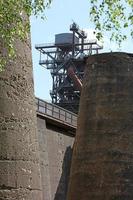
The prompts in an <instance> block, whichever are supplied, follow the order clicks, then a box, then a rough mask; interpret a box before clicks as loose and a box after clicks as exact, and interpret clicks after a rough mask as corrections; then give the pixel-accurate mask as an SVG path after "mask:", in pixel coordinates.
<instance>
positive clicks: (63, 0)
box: [31, 0, 132, 100]
mask: <svg viewBox="0 0 133 200" xmlns="http://www.w3.org/2000/svg"><path fill="white" fill-rule="evenodd" d="M45 16H46V20H41V19H40V18H37V19H36V18H35V17H31V41H32V60H33V69H34V84H35V95H36V96H37V97H40V98H42V99H45V100H50V99H51V98H50V95H49V90H50V89H52V79H51V75H50V72H49V70H47V69H44V68H42V67H41V66H39V64H38V62H39V52H38V51H37V50H36V49H35V44H40V43H49V42H50V43H52V42H54V36H55V34H57V33H64V32H69V26H70V24H72V22H73V21H75V22H76V23H77V24H78V25H79V26H80V28H81V29H94V26H93V24H92V23H91V22H90V20H89V1H88V0H53V3H52V5H51V7H50V8H49V9H47V10H46V11H45ZM126 35H129V33H128V32H127V33H126ZM104 41H105V42H104V49H103V51H102V52H108V51H110V50H112V51H117V50H118V47H117V46H116V44H115V43H111V44H110V41H109V34H106V35H104ZM121 51H125V52H132V40H131V38H130V37H129V39H128V40H127V41H125V42H123V44H122V48H121Z"/></svg>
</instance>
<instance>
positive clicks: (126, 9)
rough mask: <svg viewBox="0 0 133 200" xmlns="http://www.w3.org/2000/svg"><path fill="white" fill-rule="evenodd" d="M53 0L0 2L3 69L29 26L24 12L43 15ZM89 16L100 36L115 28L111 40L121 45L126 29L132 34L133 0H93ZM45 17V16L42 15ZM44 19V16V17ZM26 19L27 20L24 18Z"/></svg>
mask: <svg viewBox="0 0 133 200" xmlns="http://www.w3.org/2000/svg"><path fill="white" fill-rule="evenodd" d="M51 2H52V0H8V1H5V0H1V1H0V40H1V41H2V42H1V43H2V45H3V46H4V47H5V49H6V50H7V51H6V53H5V55H3V53H2V52H0V70H1V69H2V66H4V65H5V62H6V61H5V60H7V59H5V57H7V56H8V57H9V59H11V58H13V56H14V55H15V51H14V48H13V47H14V45H13V44H14V38H19V39H21V40H25V38H26V37H27V33H28V32H29V29H30V25H29V22H28V21H27V20H26V19H25V17H24V15H26V16H28V17H29V16H30V15H32V14H33V15H35V16H38V15H40V14H43V12H44V10H45V8H46V7H48V6H49V5H50V4H51ZM89 3H90V5H91V6H90V15H91V19H92V21H93V22H94V23H95V27H96V30H98V34H97V37H98V38H100V37H102V30H105V31H112V36H111V39H113V40H115V41H116V42H117V43H118V44H120V43H121V42H122V40H125V39H126V35H125V34H123V33H122V29H123V28H129V29H130V33H131V36H132V37H133V26H132V25H133V12H132V11H133V1H132V0H100V1H99V0H91V1H89ZM42 16H43V15H42ZM42 18H43V17H42ZM24 20H25V23H23V21H24Z"/></svg>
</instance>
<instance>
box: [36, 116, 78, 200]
mask: <svg viewBox="0 0 133 200" xmlns="http://www.w3.org/2000/svg"><path fill="white" fill-rule="evenodd" d="M37 126H38V135H39V145H40V163H41V174H42V187H43V199H44V200H65V199H66V192H67V186H68V179H69V171H70V163H71V155H72V145H73V141H74V136H73V135H72V134H70V133H69V132H68V129H66V128H63V127H62V128H61V127H60V126H59V124H58V125H56V124H53V125H52V123H51V122H47V120H45V118H41V117H40V116H38V117H37Z"/></svg>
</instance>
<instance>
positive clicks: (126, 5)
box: [90, 0, 133, 45]
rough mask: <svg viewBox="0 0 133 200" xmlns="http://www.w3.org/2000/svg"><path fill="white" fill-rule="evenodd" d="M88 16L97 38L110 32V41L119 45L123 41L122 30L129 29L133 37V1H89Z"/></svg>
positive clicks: (124, 37)
mask: <svg viewBox="0 0 133 200" xmlns="http://www.w3.org/2000/svg"><path fill="white" fill-rule="evenodd" d="M90 3H91V9H90V16H91V19H92V21H93V22H94V24H95V28H96V30H98V34H97V37H98V38H100V37H102V32H103V31H109V32H112V34H111V40H114V41H116V42H117V43H118V44H119V45H120V44H121V42H122V41H123V40H125V39H127V36H126V34H124V33H123V32H124V29H127V28H128V29H129V31H130V33H131V36H132V37H133V1H132V0H100V1H99V0H91V1H90Z"/></svg>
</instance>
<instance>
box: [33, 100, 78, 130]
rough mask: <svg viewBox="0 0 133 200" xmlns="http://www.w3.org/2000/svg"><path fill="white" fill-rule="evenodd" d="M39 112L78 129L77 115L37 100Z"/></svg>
mask: <svg viewBox="0 0 133 200" xmlns="http://www.w3.org/2000/svg"><path fill="white" fill-rule="evenodd" d="M36 105H37V112H39V113H42V114H44V115H46V116H49V117H51V118H53V119H57V120H59V121H61V122H62V123H65V124H67V125H69V126H73V127H74V128H76V127H77V115H76V114H75V113H73V112H70V111H68V110H65V109H64V108H61V107H59V106H57V105H55V104H52V103H48V102H46V101H44V100H42V99H39V98H36Z"/></svg>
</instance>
